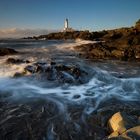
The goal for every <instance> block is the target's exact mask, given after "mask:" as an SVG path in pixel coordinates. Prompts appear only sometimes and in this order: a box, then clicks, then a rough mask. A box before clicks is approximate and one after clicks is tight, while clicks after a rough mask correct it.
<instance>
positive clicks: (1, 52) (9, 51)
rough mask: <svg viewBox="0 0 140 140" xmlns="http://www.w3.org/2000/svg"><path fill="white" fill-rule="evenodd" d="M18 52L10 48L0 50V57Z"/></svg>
mask: <svg viewBox="0 0 140 140" xmlns="http://www.w3.org/2000/svg"><path fill="white" fill-rule="evenodd" d="M17 53H18V52H17V51H15V50H14V49H11V48H0V56H4V55H12V54H17Z"/></svg>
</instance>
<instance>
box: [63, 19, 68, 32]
mask: <svg viewBox="0 0 140 140" xmlns="http://www.w3.org/2000/svg"><path fill="white" fill-rule="evenodd" d="M68 28H69V21H68V19H67V18H66V19H65V22H64V31H67V30H68Z"/></svg>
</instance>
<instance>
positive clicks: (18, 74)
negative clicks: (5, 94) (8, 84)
mask: <svg viewBox="0 0 140 140" xmlns="http://www.w3.org/2000/svg"><path fill="white" fill-rule="evenodd" d="M22 76H24V73H20V72H16V73H15V74H14V76H13V77H14V78H18V77H22Z"/></svg>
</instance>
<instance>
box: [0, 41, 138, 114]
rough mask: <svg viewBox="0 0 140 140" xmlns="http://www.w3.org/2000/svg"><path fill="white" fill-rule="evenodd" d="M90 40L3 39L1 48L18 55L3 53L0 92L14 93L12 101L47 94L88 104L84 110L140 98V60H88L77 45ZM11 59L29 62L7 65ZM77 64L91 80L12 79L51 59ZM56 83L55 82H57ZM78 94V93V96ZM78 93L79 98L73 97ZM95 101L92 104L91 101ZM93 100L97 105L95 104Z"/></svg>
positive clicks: (57, 99)
mask: <svg viewBox="0 0 140 140" xmlns="http://www.w3.org/2000/svg"><path fill="white" fill-rule="evenodd" d="M87 43H89V42H88V41H75V40H59V41H58V40H26V39H16V40H14V39H7V40H6V39H5V40H0V48H13V49H15V50H17V51H18V52H20V53H18V54H15V55H6V56H0V94H1V93H7V92H10V93H12V98H10V100H21V99H22V100H24V97H26V98H30V97H38V96H44V95H45V96H46V97H51V98H52V99H55V102H56V101H58V102H61V101H62V104H63V102H64V101H65V102H72V103H75V104H82V105H83V104H85V112H86V113H88V114H90V113H92V112H93V111H95V110H97V109H98V108H99V106H100V105H101V104H102V102H105V101H110V100H111V99H116V100H119V101H122V102H129V103H135V102H136V103H138V102H139V101H140V63H139V62H125V61H118V60H88V59H84V58H79V56H78V52H76V51H75V50H74V48H73V47H74V46H77V45H81V44H87ZM8 58H15V59H24V60H28V61H30V63H29V64H28V63H22V64H7V63H6V60H7V59H8ZM50 61H55V62H56V63H60V64H62V63H63V64H66V65H78V66H79V67H81V68H82V69H84V70H85V71H87V73H89V77H88V79H89V80H88V81H87V82H86V83H83V84H79V85H71V84H67V83H64V84H62V85H61V84H59V85H58V84H56V83H52V81H50V82H49V81H40V80H38V79H37V78H34V79H31V78H30V77H28V76H27V77H20V78H13V76H14V74H15V73H17V72H19V73H20V72H22V71H23V70H24V68H25V67H26V66H28V65H32V64H33V63H36V62H50ZM55 84H56V85H55ZM77 95H78V96H77ZM75 96H77V97H78V98H74V97H75ZM91 102H92V104H91ZM93 102H94V104H93Z"/></svg>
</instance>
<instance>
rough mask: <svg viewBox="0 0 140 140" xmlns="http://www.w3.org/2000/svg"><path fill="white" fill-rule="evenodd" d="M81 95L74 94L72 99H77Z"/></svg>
mask: <svg viewBox="0 0 140 140" xmlns="http://www.w3.org/2000/svg"><path fill="white" fill-rule="evenodd" d="M80 97H81V96H80V95H74V96H73V99H79V98H80Z"/></svg>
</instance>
